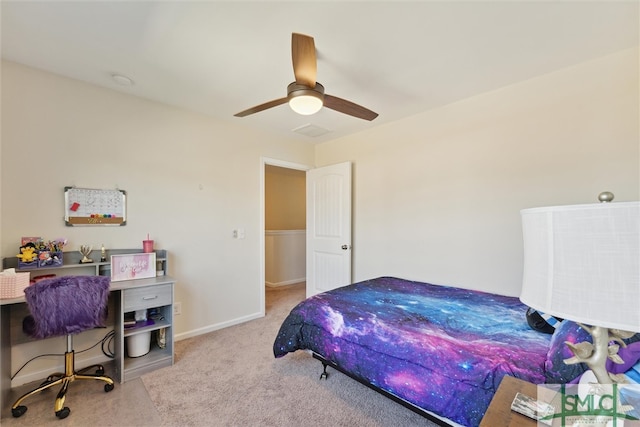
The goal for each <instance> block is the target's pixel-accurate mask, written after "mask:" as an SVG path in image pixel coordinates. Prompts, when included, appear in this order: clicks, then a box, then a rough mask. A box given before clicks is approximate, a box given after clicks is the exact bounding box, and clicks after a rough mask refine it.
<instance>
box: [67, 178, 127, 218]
mask: <svg viewBox="0 0 640 427" xmlns="http://www.w3.org/2000/svg"><path fill="white" fill-rule="evenodd" d="M64 204H65V216H64V221H65V224H66V225H67V226H75V225H126V223H127V192H126V191H124V190H99V189H95V188H76V187H65V189H64Z"/></svg>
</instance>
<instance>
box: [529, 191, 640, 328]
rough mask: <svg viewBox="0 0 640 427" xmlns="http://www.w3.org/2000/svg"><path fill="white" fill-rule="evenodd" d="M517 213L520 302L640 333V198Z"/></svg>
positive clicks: (555, 312) (561, 314)
mask: <svg viewBox="0 0 640 427" xmlns="http://www.w3.org/2000/svg"><path fill="white" fill-rule="evenodd" d="M521 215H522V227H523V237H524V275H523V284H522V294H521V295H520V300H521V301H522V302H523V303H524V304H526V305H528V306H530V307H533V308H535V309H536V310H540V311H542V312H544V313H547V314H550V315H554V316H558V317H561V318H564V319H569V320H573V321H576V322H580V323H584V324H587V325H593V326H602V327H606V328H615V329H621V330H625V331H634V332H640V202H621V203H598V204H589V205H572V206H556V207H547V208H534V209H525V210H522V211H521Z"/></svg>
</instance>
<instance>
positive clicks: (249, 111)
mask: <svg viewBox="0 0 640 427" xmlns="http://www.w3.org/2000/svg"><path fill="white" fill-rule="evenodd" d="M288 100H289V98H287V97H285V98H280V99H274V100H273V101H269V102H265V103H264V104H260V105H256V106H255V107H251V108H247V109H246V110H244V111H240V112H239V113H236V114H234V116H235V117H244V116H248V115H250V114H254V113H259V112H260V111H264V110H267V109H269V108H273V107H277V106H278V105H281V104H284V103H285V102H287V101H288Z"/></svg>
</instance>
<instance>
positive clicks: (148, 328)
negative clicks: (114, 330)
mask: <svg viewBox="0 0 640 427" xmlns="http://www.w3.org/2000/svg"><path fill="white" fill-rule="evenodd" d="M170 326H171V323H169V322H168V321H167V320H156V321H155V323H154V324H153V325H145V326H139V327H131V328H124V336H125V337H130V336H132V335H137V334H141V333H143V332H152V331H157V330H158V329H162V328H168V327H170Z"/></svg>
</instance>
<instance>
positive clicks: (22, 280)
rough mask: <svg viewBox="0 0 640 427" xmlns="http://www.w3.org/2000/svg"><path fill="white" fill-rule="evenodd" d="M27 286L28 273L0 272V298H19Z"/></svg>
mask: <svg viewBox="0 0 640 427" xmlns="http://www.w3.org/2000/svg"><path fill="white" fill-rule="evenodd" d="M27 286H29V273H15V274H0V299H6V298H19V297H21V296H23V295H24V290H25V288H26V287H27Z"/></svg>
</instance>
